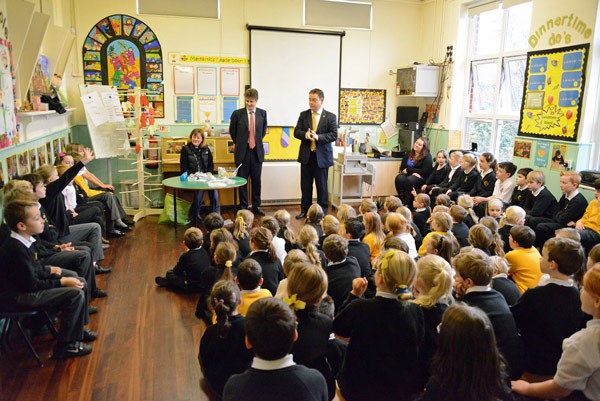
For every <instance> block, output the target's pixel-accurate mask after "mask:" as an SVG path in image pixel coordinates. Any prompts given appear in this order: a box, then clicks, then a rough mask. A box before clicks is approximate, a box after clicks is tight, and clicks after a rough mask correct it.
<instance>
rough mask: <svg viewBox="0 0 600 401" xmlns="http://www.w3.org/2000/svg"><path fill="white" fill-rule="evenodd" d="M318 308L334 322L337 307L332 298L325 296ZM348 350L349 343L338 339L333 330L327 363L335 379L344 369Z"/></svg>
mask: <svg viewBox="0 0 600 401" xmlns="http://www.w3.org/2000/svg"><path fill="white" fill-rule="evenodd" d="M318 308H319V312H321V313H322V314H324V315H325V316H327V317H328V318H330V319H331V320H332V321H333V318H334V316H335V305H334V303H333V298H331V296H329V295H325V297H323V299H322V300H321V302H320V303H319V306H318ZM347 349H348V343H347V342H345V341H343V340H340V339H339V338H336V336H335V334H334V333H333V329H332V331H331V333H330V334H329V342H328V343H327V362H329V366H330V367H331V373H332V374H333V377H338V372H339V371H340V368H341V367H342V362H343V361H344V355H346V350H347Z"/></svg>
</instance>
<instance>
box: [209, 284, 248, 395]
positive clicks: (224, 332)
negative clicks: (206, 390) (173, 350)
mask: <svg viewBox="0 0 600 401" xmlns="http://www.w3.org/2000/svg"><path fill="white" fill-rule="evenodd" d="M240 302H241V298H240V290H239V289H238V287H237V285H235V283H232V282H231V281H227V280H222V281H217V282H216V283H215V285H214V287H213V289H212V291H211V294H210V304H211V306H212V308H213V310H214V311H215V314H216V316H217V323H216V324H214V325H212V326H209V327H208V328H207V329H206V331H205V332H204V334H203V335H202V339H201V340H200V350H199V352H198V361H199V362H200V368H201V369H202V374H203V375H204V378H205V379H206V381H207V382H208V384H209V385H210V388H211V389H212V390H213V391H214V392H215V393H216V394H217V395H218V396H219V397H222V395H223V388H224V387H225V383H227V380H229V378H230V377H231V376H232V375H234V374H237V373H242V372H245V371H246V369H248V368H249V367H250V364H251V363H252V357H253V354H252V351H250V350H249V349H247V348H246V343H245V336H246V334H245V331H244V323H245V322H246V320H245V319H244V316H242V315H241V314H240V313H239V311H238V305H239V304H240Z"/></svg>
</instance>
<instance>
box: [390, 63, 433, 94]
mask: <svg viewBox="0 0 600 401" xmlns="http://www.w3.org/2000/svg"><path fill="white" fill-rule="evenodd" d="M439 82H440V68H439V67H438V66H435V65H415V66H412V67H409V68H399V69H398V70H397V72H396V95H399V96H422V97H435V96H437V93H438V89H439Z"/></svg>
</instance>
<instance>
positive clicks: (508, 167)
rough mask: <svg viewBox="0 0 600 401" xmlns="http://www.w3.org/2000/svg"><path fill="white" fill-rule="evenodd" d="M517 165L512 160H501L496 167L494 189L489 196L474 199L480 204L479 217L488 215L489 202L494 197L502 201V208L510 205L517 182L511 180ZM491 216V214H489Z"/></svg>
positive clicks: (478, 208)
mask: <svg viewBox="0 0 600 401" xmlns="http://www.w3.org/2000/svg"><path fill="white" fill-rule="evenodd" d="M516 171H517V166H516V165H515V164H514V163H512V162H500V163H498V168H497V169H496V182H495V184H494V191H493V192H492V194H491V195H490V196H488V197H483V196H475V197H474V199H473V201H474V202H475V203H476V204H477V205H478V207H477V215H478V216H479V217H481V216H484V215H486V211H487V209H489V208H488V206H487V203H488V202H490V201H491V200H492V199H498V200H499V201H501V202H502V209H504V207H505V206H508V205H510V201H511V199H512V194H513V191H514V189H515V184H514V182H513V181H512V180H511V177H512V176H513V175H515V172H516ZM488 216H489V214H488Z"/></svg>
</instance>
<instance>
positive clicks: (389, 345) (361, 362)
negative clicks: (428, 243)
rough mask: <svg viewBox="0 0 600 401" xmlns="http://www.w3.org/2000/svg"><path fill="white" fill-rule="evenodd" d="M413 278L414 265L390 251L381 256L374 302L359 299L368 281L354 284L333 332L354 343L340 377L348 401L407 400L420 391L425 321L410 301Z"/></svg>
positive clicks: (336, 319)
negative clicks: (420, 356)
mask: <svg viewBox="0 0 600 401" xmlns="http://www.w3.org/2000/svg"><path fill="white" fill-rule="evenodd" d="M415 276H416V265H415V261H414V260H413V259H412V258H411V257H410V256H408V254H406V253H404V252H402V251H396V250H390V251H387V252H386V253H385V255H381V257H380V258H379V263H378V265H377V270H376V272H375V284H376V286H377V294H376V296H375V297H374V298H371V299H361V297H362V295H363V294H364V292H365V291H366V289H367V280H366V279H365V278H363V277H360V278H357V279H355V280H354V282H353V283H352V291H351V292H350V294H349V295H348V297H347V299H346V301H345V303H344V305H342V307H341V308H340V311H339V312H338V313H337V315H336V318H335V319H334V320H333V332H334V333H335V334H336V335H338V336H341V337H344V338H349V339H350V342H349V345H348V350H347V351H346V357H345V359H344V362H343V365H342V370H341V372H340V374H339V376H338V383H339V386H340V390H341V393H342V396H343V397H344V398H345V399H346V400H402V401H404V400H410V399H412V398H411V397H413V396H414V395H415V394H416V393H417V392H420V391H421V390H422V386H420V383H419V382H420V380H419V379H420V377H421V372H420V369H419V366H418V363H417V362H418V360H419V350H420V349H421V344H422V341H423V338H424V335H425V323H424V321H423V311H422V310H421V308H420V307H419V306H418V305H415V304H414V303H411V302H408V300H409V299H410V298H411V294H410V287H411V286H412V285H413V283H414V280H415ZM403 362H406V363H403Z"/></svg>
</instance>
